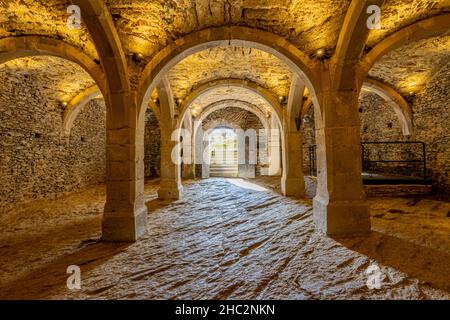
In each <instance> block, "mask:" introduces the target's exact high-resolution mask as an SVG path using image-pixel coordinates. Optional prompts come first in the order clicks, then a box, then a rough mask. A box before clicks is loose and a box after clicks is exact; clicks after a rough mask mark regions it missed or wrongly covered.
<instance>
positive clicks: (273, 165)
mask: <svg viewBox="0 0 450 320" xmlns="http://www.w3.org/2000/svg"><path fill="white" fill-rule="evenodd" d="M267 134H268V140H269V153H268V154H269V176H279V175H281V137H280V129H279V126H278V124H277V123H276V120H275V117H274V116H272V118H271V129H270V130H269V132H268V133H267Z"/></svg>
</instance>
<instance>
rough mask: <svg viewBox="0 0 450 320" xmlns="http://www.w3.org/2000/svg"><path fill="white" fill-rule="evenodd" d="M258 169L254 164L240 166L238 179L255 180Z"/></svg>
mask: <svg viewBox="0 0 450 320" xmlns="http://www.w3.org/2000/svg"><path fill="white" fill-rule="evenodd" d="M255 171H256V168H255V165H254V164H239V165H238V177H239V178H244V179H255V176H256V172H255Z"/></svg>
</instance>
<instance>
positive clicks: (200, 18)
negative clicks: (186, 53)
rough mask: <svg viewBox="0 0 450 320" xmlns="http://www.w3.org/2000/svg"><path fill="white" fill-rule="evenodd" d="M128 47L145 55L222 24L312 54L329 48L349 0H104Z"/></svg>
mask: <svg viewBox="0 0 450 320" xmlns="http://www.w3.org/2000/svg"><path fill="white" fill-rule="evenodd" d="M107 2H108V4H109V7H110V10H111V12H112V14H113V16H114V19H115V22H116V25H117V27H118V29H119V31H120V34H121V36H122V38H123V39H125V42H126V43H127V49H128V50H130V51H137V52H140V53H142V54H146V55H149V54H151V53H153V52H155V51H158V50H160V49H162V48H163V47H164V46H166V45H167V44H168V43H169V42H171V41H174V40H176V39H177V38H180V37H181V36H183V35H186V34H188V33H191V32H192V31H195V30H201V29H204V28H206V27H212V26H220V25H226V24H233V25H241V26H249V27H255V28H259V29H262V30H265V31H269V32H273V33H275V34H277V35H280V36H282V37H284V38H286V39H288V40H289V41H291V42H292V43H293V44H294V45H296V46H297V47H299V48H300V49H302V50H304V51H306V52H309V53H312V52H314V51H315V50H317V49H318V48H322V47H326V48H333V47H334V46H335V45H336V42H337V38H338V34H339V30H340V28H341V25H342V22H343V20H344V16H345V12H346V10H347V8H348V6H349V4H350V1H349V0H326V1H323V0H322V1H318V0H261V1H255V0H237V1H236V0H233V1H230V0H195V1H193V0H176V1H175V0H157V1H146V0H133V1H129V0H109V1H107Z"/></svg>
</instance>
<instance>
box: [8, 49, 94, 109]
mask: <svg viewBox="0 0 450 320" xmlns="http://www.w3.org/2000/svg"><path fill="white" fill-rule="evenodd" d="M49 66H50V67H49ZM24 78H26V79H27V83H26V84H25V83H23V81H24ZM6 79H7V81H16V82H17V87H18V88H19V89H18V90H17V94H23V95H28V96H30V94H31V90H34V89H37V90H39V91H40V92H41V93H42V95H43V96H45V97H46V98H47V99H48V100H54V101H57V102H68V101H70V100H71V99H72V98H73V97H74V96H75V95H76V94H78V93H79V92H81V91H82V90H83V89H85V88H87V87H89V86H92V85H93V84H94V80H93V79H92V78H91V77H90V76H89V74H88V73H87V72H86V71H84V70H83V69H82V68H81V67H80V66H78V65H77V64H76V63H73V62H69V61H66V60H64V59H61V58H56V57H47V56H39V57H26V58H20V59H15V60H12V61H8V62H6V63H4V64H0V83H1V82H2V81H6ZM29 86H31V87H33V88H30V87H29Z"/></svg>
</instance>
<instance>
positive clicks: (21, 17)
mask: <svg viewBox="0 0 450 320" xmlns="http://www.w3.org/2000/svg"><path fill="white" fill-rule="evenodd" d="M70 5H71V3H70V1H69V0H42V1H37V0H0V38H4V37H8V36H20V35H45V36H49V37H52V38H56V39H62V40H64V41H65V42H67V43H69V44H71V45H74V46H77V47H79V48H81V49H83V50H84V51H85V52H86V53H87V54H88V55H89V56H91V57H93V58H97V52H96V51H95V47H94V44H93V43H92V41H91V37H90V35H89V33H88V31H87V29H86V28H85V27H84V26H83V25H81V28H80V29H69V28H67V18H68V16H69V15H68V13H67V8H68V7H69V6H70Z"/></svg>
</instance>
